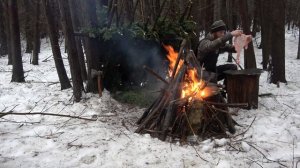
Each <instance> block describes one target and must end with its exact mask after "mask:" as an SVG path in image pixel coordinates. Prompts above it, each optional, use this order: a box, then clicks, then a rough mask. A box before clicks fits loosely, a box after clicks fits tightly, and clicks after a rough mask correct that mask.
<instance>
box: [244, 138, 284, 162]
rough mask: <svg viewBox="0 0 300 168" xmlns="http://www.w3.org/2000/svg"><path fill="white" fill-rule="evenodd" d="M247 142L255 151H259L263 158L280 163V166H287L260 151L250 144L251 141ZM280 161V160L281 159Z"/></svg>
mask: <svg viewBox="0 0 300 168" xmlns="http://www.w3.org/2000/svg"><path fill="white" fill-rule="evenodd" d="M247 144H248V145H249V146H251V147H252V148H254V149H255V150H256V151H257V152H259V153H260V154H261V155H262V156H263V157H264V158H265V159H267V160H268V161H270V162H273V163H278V164H280V165H281V166H283V167H287V166H286V165H284V164H282V163H280V160H272V159H269V158H268V157H267V156H266V155H265V154H264V153H263V152H262V151H260V150H259V149H257V148H256V147H255V146H254V145H252V144H251V143H249V142H247ZM281 162H282V161H281Z"/></svg>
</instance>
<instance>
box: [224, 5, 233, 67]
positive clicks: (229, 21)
mask: <svg viewBox="0 0 300 168" xmlns="http://www.w3.org/2000/svg"><path fill="white" fill-rule="evenodd" d="M232 10H233V1H232V0H226V13H227V26H228V30H229V31H232V30H233V28H232V24H233V18H232ZM229 44H232V39H231V40H229ZM227 62H232V53H231V52H229V53H228V58H227Z"/></svg>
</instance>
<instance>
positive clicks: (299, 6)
mask: <svg viewBox="0 0 300 168" xmlns="http://www.w3.org/2000/svg"><path fill="white" fill-rule="evenodd" d="M299 10H300V2H299V1H298V5H297V14H296V16H298V20H297V22H298V29H299V36H298V38H299V42H298V54H297V59H300V11H299Z"/></svg>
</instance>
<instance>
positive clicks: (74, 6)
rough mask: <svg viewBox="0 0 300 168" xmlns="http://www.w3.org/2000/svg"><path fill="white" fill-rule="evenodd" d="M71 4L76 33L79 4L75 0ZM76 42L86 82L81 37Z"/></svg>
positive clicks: (83, 78) (82, 74)
mask: <svg viewBox="0 0 300 168" xmlns="http://www.w3.org/2000/svg"><path fill="white" fill-rule="evenodd" d="M69 4H70V11H71V17H72V24H73V25H72V26H73V29H74V31H79V28H78V27H79V16H78V13H79V12H80V11H79V10H78V3H74V0H69ZM75 40H76V48H77V54H78V59H79V64H80V72H81V78H82V80H84V81H86V80H87V72H86V66H85V60H84V55H83V51H82V43H81V37H75Z"/></svg>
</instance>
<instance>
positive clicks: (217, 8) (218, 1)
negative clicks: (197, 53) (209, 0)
mask: <svg viewBox="0 0 300 168" xmlns="http://www.w3.org/2000/svg"><path fill="white" fill-rule="evenodd" d="M213 3H214V21H216V20H220V19H221V5H222V0H214V2H213Z"/></svg>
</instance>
